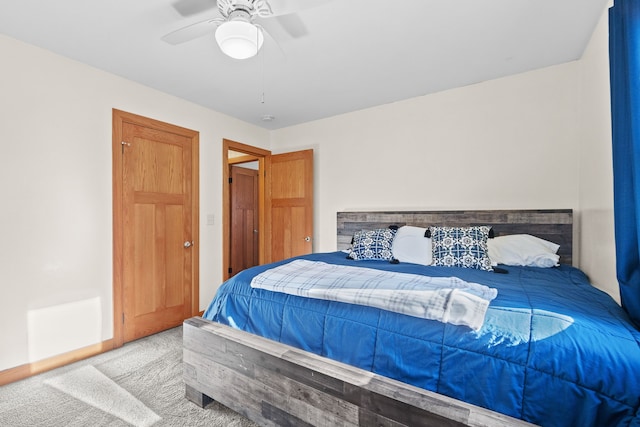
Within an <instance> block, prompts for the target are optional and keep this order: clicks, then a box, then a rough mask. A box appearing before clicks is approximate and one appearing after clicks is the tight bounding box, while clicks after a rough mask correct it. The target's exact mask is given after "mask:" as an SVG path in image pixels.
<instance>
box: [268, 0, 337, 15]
mask: <svg viewBox="0 0 640 427" xmlns="http://www.w3.org/2000/svg"><path fill="white" fill-rule="evenodd" d="M331 1H332V0H304V1H300V0H268V2H269V4H270V5H271V11H272V12H273V14H272V15H271V16H281V15H289V14H291V13H295V12H299V11H301V10H306V9H311V8H314V7H318V6H322V5H323V4H326V3H329V2H331Z"/></svg>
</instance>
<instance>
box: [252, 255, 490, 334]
mask: <svg viewBox="0 0 640 427" xmlns="http://www.w3.org/2000/svg"><path fill="white" fill-rule="evenodd" d="M251 287H253V288H260V289H266V290H269V291H274V292H283V293H286V294H291V295H298V296H303V297H308V298H318V299H325V300H331V301H340V302H346V303H351V304H359V305H366V306H371V307H377V308H381V309H383V310H388V311H394V312H397V313H402V314H407V315H410V316H415V317H421V318H424V319H431V320H437V321H440V322H446V323H451V324H453V325H465V326H468V327H470V328H471V329H473V330H476V331H477V330H479V329H480V328H481V327H482V324H483V323H484V317H485V314H486V312H487V308H488V307H489V303H490V302H491V301H492V300H493V299H494V298H495V297H496V296H497V295H498V291H497V290H496V289H494V288H489V287H487V286H485V285H480V284H478V283H471V282H465V281H464V280H461V279H459V278H457V277H429V276H422V275H419V274H408V273H396V272H391V271H384V270H376V269H373V268H364V267H352V266H347V265H336V264H327V263H325V262H319V261H308V260H301V259H299V260H295V261H291V262H289V263H287V264H283V265H280V266H278V267H274V268H272V269H269V270H266V271H264V272H263V273H260V274H258V275H257V276H255V277H254V278H253V280H252V281H251Z"/></svg>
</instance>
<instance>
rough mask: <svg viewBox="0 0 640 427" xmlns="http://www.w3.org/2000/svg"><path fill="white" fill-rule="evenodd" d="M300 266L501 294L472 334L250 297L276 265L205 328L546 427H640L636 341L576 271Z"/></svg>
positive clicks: (381, 313) (623, 319)
mask: <svg viewBox="0 0 640 427" xmlns="http://www.w3.org/2000/svg"><path fill="white" fill-rule="evenodd" d="M303 258H305V259H309V260H316V261H324V262H330V263H336V264H343V265H356V266H366V267H369V268H378V269H384V270H392V271H399V272H405V273H414V274H415V273H418V274H427V275H429V276H445V277H448V276H456V277H459V278H461V279H462V280H465V281H470V282H476V283H480V284H485V285H487V286H490V287H493V288H496V289H498V296H497V298H496V299H495V300H493V301H492V302H491V304H490V306H489V309H488V311H487V314H486V318H485V322H484V325H483V326H482V328H481V329H480V330H479V331H477V332H475V331H473V330H471V329H470V328H468V327H465V326H454V325H450V324H445V323H440V322H438V321H434V320H426V319H420V318H416V317H411V316H407V315H403V314H398V313H394V312H389V311H385V310H381V309H377V308H372V307H366V306H358V305H353V304H346V303H341V302H334V301H326V300H318V299H309V298H303V297H298V296H293V295H288V294H283V293H277V292H271V291H266V290H262V289H252V288H251V287H250V282H251V278H252V277H253V276H254V275H256V274H258V273H260V272H262V271H264V270H266V269H268V268H272V267H273V266H275V265H279V264H283V263H285V262H288V261H290V260H286V261H282V262H279V263H274V264H269V265H264V266H258V267H254V268H251V269H248V270H245V271H243V272H241V273H239V274H237V275H236V276H235V277H233V278H232V279H230V280H229V281H227V282H225V283H224V284H223V285H222V286H221V287H220V289H219V290H218V293H217V295H216V297H215V299H214V300H213V301H212V302H211V304H210V305H209V307H208V309H207V310H206V312H205V314H204V317H205V318H207V319H209V320H212V321H217V322H220V323H223V324H226V325H230V326H232V327H235V328H239V329H242V330H245V331H248V332H252V333H255V334H257V335H261V336H263V337H266V338H269V339H273V340H276V341H280V342H282V343H285V344H289V345H292V346H295V347H298V348H301V349H303V350H307V351H310V352H313V353H316V354H319V355H322V356H325V357H329V358H332V359H335V360H339V361H341V362H345V363H348V364H351V365H354V366H358V367H360V368H363V369H367V370H370V371H373V372H376V373H378V374H381V375H384V376H386V377H389V378H394V379H397V380H400V381H402V382H405V383H409V384H412V385H415V386H418V387H421V388H424V389H427V390H431V391H435V392H437V393H441V394H444V395H447V396H450V397H453V398H456V399H460V400H463V401H466V402H469V403H472V404H475V405H479V406H482V407H485V408H488V409H491V410H494V411H497V412H501V413H504V414H507V415H510V416H513V417H516V418H521V419H523V420H526V421H529V422H532V423H535V424H540V425H543V426H581V427H582V426H628V425H633V426H640V413H639V406H640V332H639V331H638V330H636V329H635V328H634V326H633V325H632V323H631V322H630V320H629V319H628V317H627V315H626V314H625V312H624V311H623V310H622V309H621V308H620V306H619V305H618V304H616V302H615V301H613V299H612V298H610V297H609V296H608V295H607V294H605V293H603V292H602V291H600V290H598V289H596V288H595V287H593V286H592V285H591V284H590V283H589V281H588V279H587V277H586V276H585V275H584V273H582V272H581V271H580V270H578V269H575V268H573V267H569V266H560V267H558V268H546V269H543V268H534V267H503V268H504V269H505V270H507V271H508V273H507V274H497V273H493V272H486V271H480V270H474V269H463V268H451V267H433V266H431V267H425V266H420V265H416V264H408V263H404V264H403V263H401V264H395V265H394V264H390V263H388V262H385V261H353V260H348V259H346V258H345V254H344V253H342V252H333V253H324V254H313V255H307V256H304V257H303Z"/></svg>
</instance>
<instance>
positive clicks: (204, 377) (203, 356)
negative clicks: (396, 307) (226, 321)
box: [183, 317, 531, 427]
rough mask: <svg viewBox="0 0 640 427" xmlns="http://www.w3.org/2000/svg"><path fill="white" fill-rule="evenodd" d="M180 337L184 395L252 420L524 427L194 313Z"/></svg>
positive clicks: (303, 423)
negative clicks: (211, 403) (212, 402)
mask: <svg viewBox="0 0 640 427" xmlns="http://www.w3.org/2000/svg"><path fill="white" fill-rule="evenodd" d="M183 334H184V335H183V336H184V338H183V340H184V356H183V360H184V381H185V387H186V397H187V399H189V400H190V401H192V402H194V403H196V404H198V405H199V406H201V407H204V406H205V405H206V404H207V403H209V402H211V400H216V401H218V402H219V403H221V404H223V405H225V406H227V407H228V408H230V409H233V410H234V411H236V412H238V413H240V414H242V415H244V416H246V417H247V418H249V419H251V420H253V421H255V422H256V423H258V424H260V425H264V426H283V425H284V426H293V425H295V426H372V425H378V426H394V427H395V426H496V425H500V426H530V425H531V424H528V423H526V422H523V421H521V420H517V419H514V418H511V417H508V416H505V415H502V414H499V413H496V412H492V411H489V410H487V409H484V408H480V407H477V406H474V405H470V404H467V403H464V402H460V401H458V400H455V399H452V398H449V397H446V396H442V395H439V394H437V393H433V392H429V391H426V390H422V389H420V388H417V387H413V386H410V385H407V384H404V383H401V382H399V381H395V380H392V379H389V378H386V377H383V376H380V375H377V374H373V373H371V372H368V371H365V370H362V369H358V368H354V367H352V366H349V365H345V364H343V363H339V362H336V361H333V360H330V359H327V358H324V357H320V356H317V355H315V354H311V353H308V352H305V351H302V350H298V349H296V348H293V347H290V346H287V345H284V344H281V343H278V342H275V341H271V340H267V339H265V338H262V337H259V336H256V335H252V334H249V333H247V332H243V331H239V330H236V329H233V328H230V327H228V326H224V325H221V324H218V323H213V322H210V321H208V320H205V319H203V318H201V317H193V318H191V319H187V320H185V322H184V325H183Z"/></svg>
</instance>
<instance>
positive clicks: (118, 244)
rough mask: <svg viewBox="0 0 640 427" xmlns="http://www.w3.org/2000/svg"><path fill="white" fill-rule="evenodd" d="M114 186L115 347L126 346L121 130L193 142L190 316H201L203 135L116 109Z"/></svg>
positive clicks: (113, 122) (114, 115) (114, 116)
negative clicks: (146, 130) (126, 126)
mask: <svg viewBox="0 0 640 427" xmlns="http://www.w3.org/2000/svg"><path fill="white" fill-rule="evenodd" d="M112 115H113V118H112V124H113V128H112V129H113V130H112V144H111V149H112V184H113V190H112V193H113V341H114V348H117V347H122V345H123V344H124V283H123V274H124V263H123V261H124V260H123V251H124V248H123V246H122V242H123V235H124V226H123V221H124V203H123V200H122V196H123V182H122V168H123V165H122V147H123V144H122V128H123V125H124V123H131V124H133V125H139V126H144V127H148V128H153V129H158V130H161V131H163V132H170V133H175V134H178V135H181V136H184V137H186V138H189V139H191V162H192V165H191V167H192V175H191V191H192V197H191V203H192V206H191V222H192V224H191V230H192V238H193V240H194V242H195V244H194V245H193V246H192V248H191V249H192V263H191V270H192V271H191V277H192V282H191V313H192V315H193V316H195V315H198V314H199V313H200V261H199V260H200V250H199V243H200V242H199V240H200V239H199V237H200V152H199V147H200V134H199V133H198V132H197V131H194V130H191V129H186V128H183V127H180V126H175V125H172V124H170V123H166V122H161V121H158V120H154V119H150V118H148V117H143V116H139V115H137V114H133V113H127V112H125V111H121V110H117V109H115V108H114V109H113V112H112Z"/></svg>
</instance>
